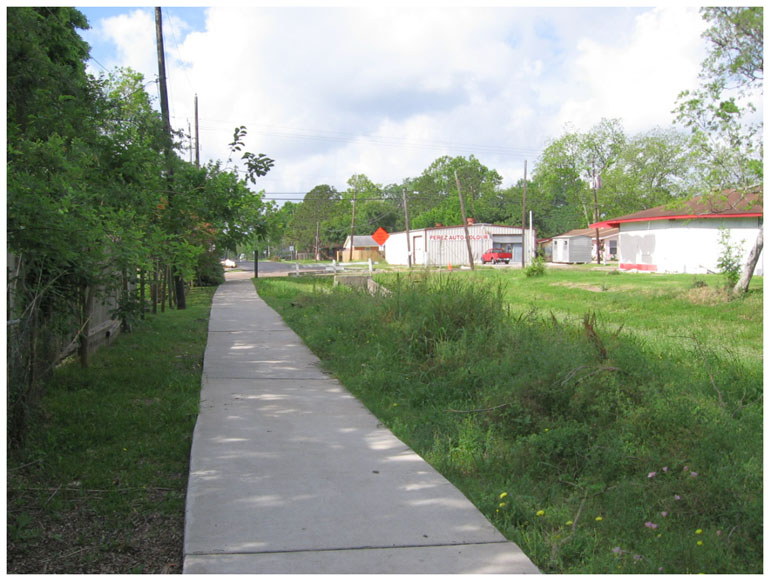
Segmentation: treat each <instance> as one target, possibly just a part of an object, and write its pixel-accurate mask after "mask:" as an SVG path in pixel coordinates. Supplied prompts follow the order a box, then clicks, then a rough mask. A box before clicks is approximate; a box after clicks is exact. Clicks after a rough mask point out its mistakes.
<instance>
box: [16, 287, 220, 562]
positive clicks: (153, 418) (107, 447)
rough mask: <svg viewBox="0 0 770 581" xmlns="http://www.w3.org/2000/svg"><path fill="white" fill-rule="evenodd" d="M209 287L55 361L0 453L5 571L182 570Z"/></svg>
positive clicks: (199, 289)
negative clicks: (83, 359) (24, 436)
mask: <svg viewBox="0 0 770 581" xmlns="http://www.w3.org/2000/svg"><path fill="white" fill-rule="evenodd" d="M214 290H215V289H214V288H213V287H210V288H196V289H193V290H192V291H191V292H190V294H189V295H188V298H187V309H186V310H174V311H167V312H166V313H164V314H162V315H155V316H148V317H147V320H146V321H144V322H142V323H140V324H139V325H138V326H137V327H136V328H135V329H134V331H133V332H132V333H129V334H123V335H121V336H120V337H118V339H117V340H116V341H115V343H114V344H113V345H111V346H110V347H108V348H104V349H102V350H100V351H98V352H97V353H96V354H94V355H93V357H92V363H91V365H90V367H89V368H88V369H82V368H81V367H80V366H79V365H77V363H73V364H65V365H63V366H62V367H61V368H59V369H58V370H57V371H56V372H55V373H54V376H53V378H52V379H51V381H50V382H48V384H47V385H46V395H45V397H44V399H43V400H42V402H41V405H40V407H39V409H37V410H36V413H35V414H34V421H33V424H32V426H31V430H30V436H29V439H28V442H27V445H26V447H25V448H24V449H23V450H21V451H19V452H18V453H16V454H14V455H12V456H11V457H9V459H8V474H7V485H8V539H7V541H8V572H9V573H72V574H82V573H177V572H181V564H182V540H183V531H184V501H185V491H186V488H187V476H188V472H189V466H188V463H189V453H190V444H191V439H192V431H193V427H194V424H195V419H196V417H197V413H198V402H199V399H200V385H201V384H200V381H201V371H202V369H201V366H202V362H203V353H204V350H205V346H206V337H207V330H208V316H209V311H210V306H211V299H212V296H213V294H214Z"/></svg>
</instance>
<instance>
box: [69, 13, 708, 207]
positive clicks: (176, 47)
mask: <svg viewBox="0 0 770 581" xmlns="http://www.w3.org/2000/svg"><path fill="white" fill-rule="evenodd" d="M189 4H190V3H189V2H188V3H187V6H188V7H182V6H174V5H170V6H169V5H167V6H165V7H164V8H163V25H164V40H165V50H166V67H167V76H168V83H169V100H170V110H171V116H172V125H173V126H174V127H175V128H176V129H184V130H185V131H186V130H187V128H188V125H190V126H193V127H194V96H195V95H196V94H197V95H198V100H199V127H200V146H201V157H202V159H203V160H204V161H206V160H209V159H221V160H223V161H224V160H226V159H227V157H228V150H227V144H228V143H229V142H230V141H232V135H233V130H234V128H235V127H236V126H240V125H245V126H246V128H247V129H248V136H247V138H246V146H247V149H248V150H250V151H253V152H255V153H265V154H267V155H268V156H269V157H271V158H273V159H274V160H275V166H274V168H273V170H272V171H271V172H270V173H269V174H268V175H267V176H265V177H264V178H262V179H261V180H260V182H259V184H258V187H259V188H260V189H264V190H265V191H266V192H268V194H269V196H268V197H275V198H277V199H278V198H293V199H296V198H299V199H301V197H302V195H303V194H304V193H306V192H308V191H310V190H311V189H312V188H313V187H315V186H316V185H319V184H329V185H332V186H334V187H336V188H337V189H339V190H344V189H346V187H347V180H348V179H349V178H350V177H351V176H352V175H354V174H359V173H363V174H366V175H367V176H368V177H369V178H370V179H371V180H373V181H374V182H376V183H379V184H383V185H386V184H390V183H400V182H401V181H402V180H403V179H405V178H407V177H417V176H418V175H419V174H420V173H422V171H423V170H424V169H425V168H427V167H428V166H429V165H430V164H431V162H432V161H434V160H435V159H436V158H438V157H440V156H442V155H451V156H456V155H462V156H466V157H467V156H470V155H475V156H476V157H477V158H478V159H479V160H480V161H481V162H482V163H483V164H485V165H486V166H488V167H490V168H494V169H496V170H497V171H498V172H499V173H500V174H501V175H502V176H503V180H504V186H508V185H511V184H513V183H515V182H516V181H517V180H518V179H520V178H521V176H522V174H523V169H524V162H525V160H526V161H527V164H528V172H529V173H530V174H531V172H532V169H533V167H534V165H535V164H536V162H537V159H538V157H539V155H540V153H541V152H542V150H543V148H544V147H545V146H546V145H547V143H548V142H549V140H552V139H556V138H558V137H559V136H561V135H562V134H563V133H564V132H565V130H566V129H567V128H571V129H573V130H587V129H590V128H591V127H592V126H593V125H595V124H596V123H597V122H598V121H600V120H601V119H602V118H603V117H606V118H620V119H621V120H622V123H623V126H624V128H625V130H626V133H627V134H628V135H633V134H637V133H641V132H645V131H647V130H651V129H653V128H656V127H669V126H671V124H672V121H673V115H672V114H671V110H672V109H673V108H674V105H675V101H676V97H677V95H678V93H679V92H681V91H682V90H684V89H688V88H689V89H692V88H695V87H696V86H697V82H698V79H697V76H698V72H699V70H700V63H701V61H702V60H703V59H704V57H705V55H706V44H705V42H704V41H703V39H702V38H701V33H702V32H703V30H704V28H705V23H704V21H703V20H702V19H701V17H700V14H699V13H698V10H697V8H692V7H683V6H678V5H676V4H674V5H671V6H670V7H666V8H661V7H654V6H649V7H641V8H628V7H623V6H622V5H618V6H616V7H601V8H584V7H579V6H575V7H545V8H527V7H519V6H516V5H489V6H488V7H484V8H467V7H459V6H452V5H449V4H447V5H445V6H437V5H434V4H421V3H420V2H417V3H414V2H413V3H411V4H410V5H409V6H408V7H407V6H405V5H396V6H387V7H386V6H384V5H381V4H377V3H375V4H372V5H371V6H373V7H372V8H364V7H361V6H358V5H349V6H344V5H343V6H339V7H326V6H321V5H319V6H311V7H307V6H306V7H271V6H254V5H249V6H231V7H221V8H220V7H208V8H207V7H199V8H190V7H189ZM563 6H564V5H563ZM79 9H80V10H81V11H82V12H84V13H85V14H86V16H87V17H88V20H89V23H90V25H91V29H90V30H88V31H84V32H82V33H81V34H82V35H83V37H84V38H85V39H86V40H87V41H88V42H89V44H90V45H91V47H92V57H93V60H92V61H91V62H90V65H91V70H92V71H93V72H95V73H99V72H104V71H109V70H112V69H113V68H114V67H116V66H128V67H131V68H133V69H135V70H137V71H139V72H141V73H143V74H144V75H145V78H146V79H147V80H148V81H152V80H156V79H157V77H158V67H157V49H156V40H155V20H154V18H155V17H154V10H153V8H152V7H136V6H135V7H126V8H114V7H112V8H103V7H97V6H85V7H82V6H81V7H79ZM148 91H149V93H150V95H153V96H155V97H157V96H158V89H157V83H155V84H150V85H148Z"/></svg>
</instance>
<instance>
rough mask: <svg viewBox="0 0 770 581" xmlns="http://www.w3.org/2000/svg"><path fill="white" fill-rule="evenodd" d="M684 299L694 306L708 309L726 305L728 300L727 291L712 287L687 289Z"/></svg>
mask: <svg viewBox="0 0 770 581" xmlns="http://www.w3.org/2000/svg"><path fill="white" fill-rule="evenodd" d="M685 298H686V299H687V300H688V301H690V302H691V303H692V304H694V305H707V306H710V307H713V306H716V305H720V304H722V303H726V302H727V301H728V300H729V298H730V297H729V295H728V294H727V291H726V290H724V289H721V288H715V287H713V286H700V287H694V288H691V289H688V290H687V292H686V293H685Z"/></svg>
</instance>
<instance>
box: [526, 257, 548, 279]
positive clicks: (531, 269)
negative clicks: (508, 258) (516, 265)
mask: <svg viewBox="0 0 770 581" xmlns="http://www.w3.org/2000/svg"><path fill="white" fill-rule="evenodd" d="M544 274H545V260H544V259H543V257H542V256H538V257H537V258H535V259H534V260H533V261H532V262H531V263H530V265H529V266H527V267H526V268H525V269H524V276H526V277H527V278H529V277H532V276H543V275H544Z"/></svg>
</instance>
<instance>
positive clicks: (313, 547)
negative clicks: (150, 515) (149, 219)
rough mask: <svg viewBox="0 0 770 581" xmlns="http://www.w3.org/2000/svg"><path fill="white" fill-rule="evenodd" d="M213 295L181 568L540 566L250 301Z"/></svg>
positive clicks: (235, 277) (360, 570)
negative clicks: (534, 563)
mask: <svg viewBox="0 0 770 581" xmlns="http://www.w3.org/2000/svg"><path fill="white" fill-rule="evenodd" d="M250 276H251V275H250V274H249V273H247V272H237V273H236V272H230V273H228V274H227V279H228V281H227V282H226V283H225V284H223V285H221V286H220V287H219V288H218V289H217V292H216V294H215V296H214V301H213V304H212V308H211V318H210V321H209V335H208V343H207V345H206V352H205V356H204V366H203V385H202V390H201V404H200V413H199V415H198V420H197V422H196V425H195V431H194V435H193V443H192V450H191V459H190V476H189V485H188V489H187V506H186V512H185V536H184V568H183V570H184V572H185V573H220V574H225V573H252V574H255V573H269V574H281V573H291V574H307V573H326V574H332V573H336V574H343V573H357V574H374V573H393V574H396V573H436V574H438V573H441V574H446V573H538V572H539V571H538V570H537V568H536V567H535V566H534V565H533V564H532V562H531V561H530V560H529V559H528V558H527V556H526V555H525V554H524V553H523V552H522V551H521V550H520V549H519V547H517V546H516V545H515V544H514V543H511V542H509V541H507V540H506V539H505V537H503V535H502V534H500V532H499V531H498V530H497V529H496V528H495V527H493V526H492V524H491V523H490V522H489V521H487V520H486V519H485V518H484V516H483V515H482V514H481V513H480V512H479V511H478V510H477V509H476V507H474V506H473V504H471V502H470V501H468V499H467V498H465V496H463V494H462V493H461V492H460V491H459V490H457V489H456V488H455V487H454V486H453V485H452V484H451V483H450V482H448V481H447V480H446V479H445V478H444V477H443V476H441V475H440V474H439V473H438V472H436V471H435V470H434V469H433V468H432V467H431V466H430V465H429V464H427V463H426V462H425V461H424V460H423V459H422V458H420V457H419V456H418V455H417V454H416V453H414V452H413V451H412V450H411V449H410V448H409V447H407V446H406V445H405V444H404V443H403V442H401V441H400V440H399V439H398V438H396V437H395V436H394V435H393V434H392V433H391V432H390V431H389V430H388V429H387V428H385V427H384V426H383V425H382V424H381V423H380V422H379V421H378V420H377V418H376V417H375V416H373V415H372V414H371V412H369V410H367V409H366V407H364V406H363V404H361V403H360V402H359V401H358V400H357V399H356V398H355V397H353V396H352V395H351V394H350V393H349V392H348V391H347V390H346V389H345V387H344V386H343V385H341V384H340V383H339V382H338V381H337V380H336V379H335V378H334V377H331V376H329V375H327V374H326V373H324V372H323V370H322V369H321V367H320V362H319V361H318V359H317V358H316V357H315V355H313V353H312V352H311V351H310V350H309V349H308V348H307V347H306V346H305V345H304V344H303V343H302V340H301V339H300V338H299V337H298V336H297V335H296V334H295V333H294V332H293V331H292V330H291V329H290V328H289V327H288V326H287V325H286V324H285V323H284V321H283V320H282V319H281V318H280V317H279V316H278V314H277V313H276V312H275V311H274V310H272V309H271V308H270V307H268V306H267V304H265V302H264V301H263V300H262V299H260V298H259V296H258V295H257V294H256V292H255V290H254V285H253V284H252V281H251V280H249V279H250Z"/></svg>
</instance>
